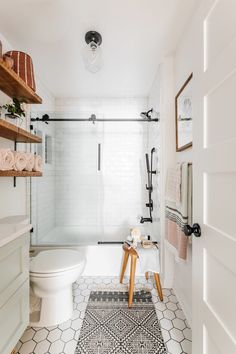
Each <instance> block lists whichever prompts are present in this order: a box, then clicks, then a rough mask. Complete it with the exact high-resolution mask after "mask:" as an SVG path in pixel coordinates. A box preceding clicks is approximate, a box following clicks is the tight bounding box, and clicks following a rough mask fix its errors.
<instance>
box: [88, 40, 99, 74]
mask: <svg viewBox="0 0 236 354" xmlns="http://www.w3.org/2000/svg"><path fill="white" fill-rule="evenodd" d="M83 60H84V65H85V67H86V69H87V70H88V71H90V72H91V73H96V72H98V71H99V70H100V69H101V67H102V65H103V61H102V49H101V47H100V46H98V45H97V43H96V42H90V43H89V44H88V45H87V46H86V47H85V48H84V50H83Z"/></svg>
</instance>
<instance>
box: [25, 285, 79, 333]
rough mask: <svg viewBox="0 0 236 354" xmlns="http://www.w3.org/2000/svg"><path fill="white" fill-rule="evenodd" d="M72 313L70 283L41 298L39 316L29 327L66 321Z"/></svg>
mask: <svg viewBox="0 0 236 354" xmlns="http://www.w3.org/2000/svg"><path fill="white" fill-rule="evenodd" d="M72 314H73V296H72V285H70V286H68V287H66V288H64V289H62V290H60V291H59V292H57V293H53V294H51V295H49V296H48V297H44V298H41V309H40V316H39V317H40V318H39V321H38V322H34V321H30V326H31V327H50V326H56V325H58V324H60V323H63V322H66V321H68V320H69V319H70V318H71V317H72Z"/></svg>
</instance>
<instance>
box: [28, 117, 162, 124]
mask: <svg viewBox="0 0 236 354" xmlns="http://www.w3.org/2000/svg"><path fill="white" fill-rule="evenodd" d="M31 122H92V123H95V122H147V123H151V122H159V119H158V118H154V119H135V118H134V119H132V118H125V119H121V118H114V119H110V118H108V119H105V118H96V119H91V118H74V119H73V118H62V119H60V118H49V119H44V118H31Z"/></svg>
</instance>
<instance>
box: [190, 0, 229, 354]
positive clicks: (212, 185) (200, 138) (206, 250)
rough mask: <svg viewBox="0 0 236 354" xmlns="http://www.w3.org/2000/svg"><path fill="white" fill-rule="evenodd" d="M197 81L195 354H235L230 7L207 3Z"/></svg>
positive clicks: (222, 2) (223, 2)
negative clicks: (198, 230) (197, 224)
mask: <svg viewBox="0 0 236 354" xmlns="http://www.w3.org/2000/svg"><path fill="white" fill-rule="evenodd" d="M204 5H205V6H206V5H207V6H206V7H205V10H204V11H203V13H202V20H201V31H202V35H203V46H202V70H201V71H200V72H199V73H196V75H195V85H196V87H195V88H196V102H195V115H194V117H195V119H194V221H195V222H198V223H199V224H200V225H201V229H202V236H201V237H199V238H195V237H193V354H226V353H227V354H235V353H236V1H235V0H218V1H208V0H207V1H206V2H205V4H204Z"/></svg>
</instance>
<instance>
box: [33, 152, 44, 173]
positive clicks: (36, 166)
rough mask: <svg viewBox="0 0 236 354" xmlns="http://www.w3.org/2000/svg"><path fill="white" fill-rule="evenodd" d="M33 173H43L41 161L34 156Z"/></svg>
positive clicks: (38, 157) (39, 157) (37, 156)
mask: <svg viewBox="0 0 236 354" xmlns="http://www.w3.org/2000/svg"><path fill="white" fill-rule="evenodd" d="M33 171H35V172H43V160H42V157H41V156H39V155H35V156H34V167H33Z"/></svg>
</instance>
